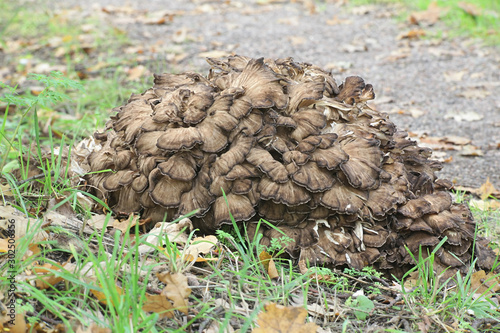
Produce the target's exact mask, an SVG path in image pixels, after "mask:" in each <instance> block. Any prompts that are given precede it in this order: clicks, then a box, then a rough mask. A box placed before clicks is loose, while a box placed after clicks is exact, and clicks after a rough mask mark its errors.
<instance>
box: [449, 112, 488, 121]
mask: <svg viewBox="0 0 500 333" xmlns="http://www.w3.org/2000/svg"><path fill="white" fill-rule="evenodd" d="M483 118H484V116H483V115H482V114H479V113H477V112H474V111H468V112H449V113H447V114H445V115H444V119H454V120H455V121H458V122H461V121H478V120H481V119H483Z"/></svg>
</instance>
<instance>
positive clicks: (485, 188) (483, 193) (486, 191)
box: [479, 177, 497, 200]
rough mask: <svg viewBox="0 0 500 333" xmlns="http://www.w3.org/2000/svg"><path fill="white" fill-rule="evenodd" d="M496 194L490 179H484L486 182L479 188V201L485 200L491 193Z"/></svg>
mask: <svg viewBox="0 0 500 333" xmlns="http://www.w3.org/2000/svg"><path fill="white" fill-rule="evenodd" d="M494 192H497V189H496V188H495V186H493V184H492V183H491V182H490V178H489V177H488V178H486V182H485V183H484V184H483V185H481V187H479V196H480V197H481V200H486V199H487V198H488V197H489V196H490V195H491V194H492V193H494Z"/></svg>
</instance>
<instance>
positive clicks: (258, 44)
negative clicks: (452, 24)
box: [66, 0, 500, 189]
mask: <svg viewBox="0 0 500 333" xmlns="http://www.w3.org/2000/svg"><path fill="white" fill-rule="evenodd" d="M73 2H74V3H73ZM78 2H79V1H78ZM262 2H267V4H264V5H259V4H257V1H256V0H254V1H250V0H241V1H186V0H168V1H160V0H150V1H148V2H147V4H146V5H144V4H143V5H141V4H140V3H144V2H143V1H129V2H127V4H126V6H129V7H135V8H138V9H139V10H147V11H148V12H149V13H150V14H151V13H158V11H163V10H168V11H171V12H172V13H174V15H173V20H172V22H170V23H168V24H163V25H145V24H142V23H138V22H133V21H132V20H127V19H126V18H125V17H124V16H121V14H116V15H109V14H102V15H107V21H108V22H109V23H110V24H112V25H115V26H117V27H118V28H120V29H123V30H125V31H126V32H127V33H128V34H129V36H130V38H131V39H132V40H133V41H134V43H137V45H154V44H156V43H158V42H163V43H164V51H165V52H160V53H157V54H155V57H157V58H159V59H160V61H159V62H156V65H155V66H156V68H152V70H154V71H159V70H161V71H173V70H174V71H183V70H192V71H193V70H194V71H202V72H206V70H207V69H208V65H207V64H206V63H205V61H204V60H203V58H202V57H199V56H198V55H199V53H201V52H207V51H213V50H222V51H229V52H234V53H237V54H241V55H247V56H251V57H261V56H263V57H270V58H279V57H293V58H294V60H296V61H300V62H309V63H313V64H316V65H319V66H321V67H326V68H329V69H332V72H333V74H334V76H335V78H336V79H337V81H339V82H340V81H342V80H343V78H344V77H346V76H349V75H360V76H362V77H363V78H364V79H365V81H366V82H368V83H372V84H373V85H374V87H375V92H376V93H377V99H376V100H375V107H377V109H379V110H383V111H387V112H389V113H391V119H392V120H393V121H394V122H395V123H396V124H397V125H398V126H399V127H400V128H403V129H406V130H408V131H410V132H414V133H420V134H421V133H427V134H428V135H429V136H438V137H441V136H450V135H453V136H460V137H466V138H469V139H471V140H472V142H471V144H472V145H473V146H476V147H477V148H478V149H480V150H481V151H482V153H483V154H484V155H483V156H475V157H470V156H468V157H466V156H461V155H460V154H459V152H457V151H445V153H446V156H445V157H444V158H448V157H450V156H452V160H451V162H448V163H444V168H443V170H442V171H441V172H440V177H444V178H448V179H451V180H453V181H455V182H456V183H457V184H459V185H464V186H471V187H479V186H480V185H481V184H483V183H484V182H485V181H486V179H487V177H489V179H490V181H491V182H492V183H493V184H494V186H495V187H496V188H497V189H500V172H499V170H500V148H499V147H500V97H499V96H498V95H497V94H496V92H497V91H498V90H499V88H500V52H499V49H498V48H494V47H484V46H482V45H481V43H480V42H479V41H473V40H467V39H463V38H446V35H447V33H446V29H447V28H446V27H445V26H444V25H440V23H438V24H437V25H436V26H433V27H425V28H424V29H425V30H426V31H428V32H430V33H432V32H436V31H442V29H444V30H443V31H444V33H443V36H444V37H442V38H439V39H438V38H427V39H412V40H408V39H398V35H400V34H401V33H404V32H407V31H410V30H411V29H416V28H418V27H415V26H410V25H409V24H408V23H407V22H402V21H401V20H398V19H397V14H398V13H399V10H398V9H397V8H395V7H384V6H365V7H349V6H341V5H339V4H337V3H335V2H331V1H327V2H323V1H316V2H314V1H310V2H309V3H315V4H316V5H315V8H316V12H315V13H311V12H310V6H309V5H307V3H308V2H307V1H297V2H296V3H290V2H288V1H282V2H276V1H262ZM76 4H77V1H75V0H71V1H67V3H66V5H67V6H74V5H76ZM105 6H121V7H123V6H124V4H123V2H122V1H121V0H99V1H97V2H95V3H94V4H90V5H89V6H88V7H87V9H83V10H93V11H96V10H99V9H100V8H102V7H105ZM109 8H111V7H109ZM335 17H336V20H337V21H340V22H342V21H343V20H348V21H349V22H344V23H341V24H334V25H332V24H328V23H327V21H329V20H334V18H335ZM330 23H331V22H330ZM182 29H186V33H187V38H186V39H185V40H183V41H179V40H178V38H176V37H175V36H179V33H180V32H182ZM165 45H166V46H165ZM175 54H180V55H181V56H180V58H182V55H184V56H185V57H184V59H182V60H181V61H180V62H177V63H175V62H173V61H172V59H173V58H174V55H175ZM164 59H168V60H165V61H163V60H164ZM158 64H160V65H159V66H158ZM461 71H465V72H464V74H463V77H462V78H461V80H458V81H453V80H452V81H449V82H448V81H446V80H445V73H447V74H449V75H451V74H453V73H457V72H461ZM471 89H472V93H474V91H476V92H477V93H478V94H476V95H477V96H473V98H470V97H469V98H468V97H465V96H461V94H468V93H471ZM485 95H486V96H485ZM377 100H379V101H380V102H378V104H377ZM388 100H392V101H393V102H389V103H383V102H384V101H388ZM412 109H416V110H417V111H422V112H424V114H423V115H422V116H420V117H417V118H415V117H413V116H411V115H410V114H409V111H411V110H412ZM399 110H401V111H399ZM471 112H473V113H472V116H475V117H479V118H482V119H480V120H476V121H470V119H466V120H464V121H460V122H459V121H457V120H455V119H453V118H451V119H450V118H449V117H453V116H456V115H462V114H466V115H465V116H466V118H470V115H471ZM468 115H469V116H468Z"/></svg>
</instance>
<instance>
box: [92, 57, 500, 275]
mask: <svg viewBox="0 0 500 333" xmlns="http://www.w3.org/2000/svg"><path fill="white" fill-rule="evenodd" d="M208 62H209V64H210V65H211V69H210V71H209V73H208V75H207V76H203V75H200V74H197V73H193V72H186V73H182V74H169V73H166V74H161V75H155V78H154V86H153V87H152V88H150V89H148V90H147V91H145V92H144V93H142V94H134V95H132V96H131V97H130V99H129V100H128V102H127V104H125V105H123V106H121V107H118V108H116V109H115V111H116V112H117V113H116V115H114V116H113V117H111V120H110V121H109V122H108V123H107V128H106V131H104V132H103V133H96V134H95V139H96V140H98V142H99V143H100V145H99V147H98V148H99V149H96V150H95V151H94V152H93V153H92V154H91V155H90V156H89V157H88V162H89V164H90V167H91V171H100V170H105V169H111V170H113V172H104V173H94V174H92V175H90V176H89V178H88V181H89V184H90V185H91V186H92V187H93V188H94V193H95V194H96V195H97V196H98V197H100V198H101V199H106V202H108V204H109V205H110V207H112V209H113V210H114V212H116V213H123V214H130V213H140V214H141V216H142V217H143V218H151V219H152V220H153V221H161V220H163V219H164V217H165V216H167V219H168V220H174V219H176V218H178V217H179V216H182V215H185V214H188V213H190V212H193V211H195V210H196V213H195V215H194V216H193V217H192V220H193V224H194V226H195V227H196V228H199V229H200V230H202V231H203V232H212V231H214V230H216V229H218V228H219V227H220V226H221V225H222V224H227V223H231V219H230V213H231V215H232V217H233V218H234V220H235V221H236V222H237V223H238V224H242V223H245V224H247V230H248V231H249V232H250V233H255V232H259V233H262V235H263V238H262V242H263V243H264V244H270V240H271V239H273V238H280V237H282V236H283V234H285V235H286V236H288V237H289V238H291V239H292V240H293V241H291V242H289V243H288V246H287V248H286V250H287V252H288V254H289V255H290V256H292V257H294V258H298V259H300V260H305V261H306V262H309V263H310V264H328V265H330V266H350V267H353V268H357V269H361V268H362V267H364V266H368V265H371V266H374V267H375V268H377V269H379V270H381V271H386V272H388V273H389V274H394V275H395V276H401V275H402V274H403V273H404V272H406V271H407V270H408V269H409V268H410V267H412V266H413V265H414V264H415V262H414V260H413V259H412V256H411V255H410V254H409V251H411V252H412V253H413V254H414V255H415V256H416V257H418V252H419V248H420V247H422V253H423V254H424V256H425V255H426V254H427V253H428V251H431V250H433V249H434V248H435V247H436V245H438V244H439V243H440V242H441V241H442V240H443V239H445V241H444V244H443V245H442V246H441V247H440V248H439V250H438V251H437V252H436V259H435V269H436V270H437V271H438V272H441V271H443V270H445V269H447V275H452V274H455V273H456V272H457V271H461V272H466V271H467V270H468V269H469V268H470V263H471V262H472V260H473V259H474V258H472V256H475V257H477V259H478V260H477V265H478V267H479V268H483V269H491V267H492V265H493V262H494V260H495V254H494V253H493V251H491V250H490V249H489V248H488V247H487V245H485V244H486V241H485V240H484V239H480V238H475V228H476V224H475V222H474V220H473V218H472V215H471V212H470V210H469V209H468V207H467V206H466V205H464V204H456V203H453V202H452V198H451V196H450V194H449V193H448V190H449V189H450V188H451V182H449V181H447V180H442V179H437V177H436V176H435V172H436V171H438V170H439V169H440V168H441V165H440V163H439V162H438V161H435V160H432V159H430V156H431V150H430V149H429V148H425V147H419V146H418V145H417V144H416V143H415V142H414V141H412V140H410V139H409V138H408V135H407V133H405V132H404V131H401V130H398V129H397V128H396V126H395V125H394V124H393V123H392V122H391V121H390V120H389V119H388V116H387V115H386V114H384V113H381V112H379V111H376V110H373V109H371V108H370V107H369V106H368V105H367V101H368V100H371V99H373V98H374V97H375V94H374V92H373V88H372V86H371V85H370V84H365V82H364V80H363V79H362V78H360V77H357V76H351V77H347V78H346V79H345V81H344V82H343V83H342V84H340V85H337V83H336V81H335V79H334V78H333V77H332V76H331V75H330V73H328V72H327V71H325V70H322V69H320V68H318V67H317V66H314V65H311V64H308V63H297V62H294V61H293V60H292V59H291V58H287V59H277V60H272V59H263V58H261V59H252V58H248V57H244V56H230V57H227V58H223V59H208ZM224 193H225V196H226V198H227V201H226V199H225V198H224ZM261 218H262V219H265V220H266V221H268V222H270V223H271V224H273V225H274V226H275V227H276V228H277V229H279V230H280V231H281V232H280V231H278V230H276V229H275V228H268V227H266V226H265V224H262V225H261V226H260V228H259V230H256V222H257V221H259V219H261Z"/></svg>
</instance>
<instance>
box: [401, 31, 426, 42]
mask: <svg viewBox="0 0 500 333" xmlns="http://www.w3.org/2000/svg"><path fill="white" fill-rule="evenodd" d="M422 36H425V31H424V30H423V29H413V30H410V31H406V32H402V33H400V34H399V35H398V36H397V37H396V39H397V40H401V39H418V38H420V37H422Z"/></svg>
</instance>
